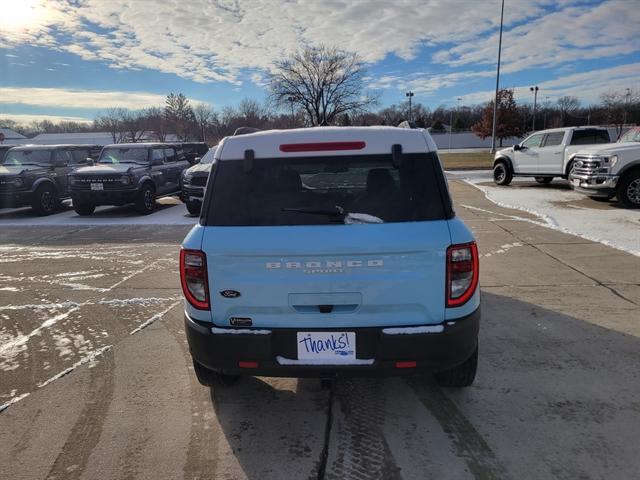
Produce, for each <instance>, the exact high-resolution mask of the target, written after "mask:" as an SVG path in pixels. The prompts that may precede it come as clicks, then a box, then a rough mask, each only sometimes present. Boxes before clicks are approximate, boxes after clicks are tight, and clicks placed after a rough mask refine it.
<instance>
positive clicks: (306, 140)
mask: <svg viewBox="0 0 640 480" xmlns="http://www.w3.org/2000/svg"><path fill="white" fill-rule="evenodd" d="M335 142H362V143H363V145H362V146H360V147H359V148H357V149H356V148H351V149H341V148H337V149H335V150H332V149H330V147H327V145H326V144H330V143H335ZM292 144H293V145H296V146H298V145H300V144H307V145H308V144H316V147H317V148H316V149H313V148H310V149H308V150H301V149H300V148H295V147H294V148H293V149H290V151H283V148H282V146H283V145H292ZM318 144H320V145H318ZM322 144H325V145H322ZM397 144H399V145H401V146H402V152H403V153H423V152H427V151H436V145H435V143H434V142H433V140H432V139H431V137H430V136H429V135H425V131H424V130H423V129H407V128H397V127H315V128H301V129H293V130H266V131H261V132H256V133H251V134H247V135H241V136H234V137H226V138H225V139H224V140H223V141H222V142H221V143H220V146H219V148H218V151H217V152H216V157H217V158H219V159H222V160H229V159H241V158H244V152H245V151H246V150H253V151H254V154H255V158H256V159H260V158H277V157H301V156H304V157H317V156H327V155H337V154H339V155H375V154H388V153H391V148H392V146H393V145H397ZM302 148H304V147H302ZM327 148H328V149H327ZM293 150H295V151H293Z"/></svg>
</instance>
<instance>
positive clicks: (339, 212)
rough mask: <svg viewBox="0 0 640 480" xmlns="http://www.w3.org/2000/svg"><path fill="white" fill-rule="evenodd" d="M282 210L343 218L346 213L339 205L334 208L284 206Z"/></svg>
mask: <svg viewBox="0 0 640 480" xmlns="http://www.w3.org/2000/svg"><path fill="white" fill-rule="evenodd" d="M282 211H283V212H295V213H306V214H308V215H326V216H329V217H337V218H340V219H344V217H345V216H346V215H347V213H346V212H345V211H344V208H342V207H341V206H339V205H336V206H335V208H333V209H331V208H304V207H302V208H297V207H285V208H283V209H282Z"/></svg>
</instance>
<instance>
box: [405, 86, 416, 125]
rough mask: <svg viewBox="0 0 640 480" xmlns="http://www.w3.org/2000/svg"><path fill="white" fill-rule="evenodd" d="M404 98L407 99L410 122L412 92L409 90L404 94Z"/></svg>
mask: <svg viewBox="0 0 640 480" xmlns="http://www.w3.org/2000/svg"><path fill="white" fill-rule="evenodd" d="M404 95H405V97H409V121H410V122H412V121H413V112H412V111H411V97H413V95H414V94H413V92H412V91H411V90H409V91H408V92H407V93H405V94H404Z"/></svg>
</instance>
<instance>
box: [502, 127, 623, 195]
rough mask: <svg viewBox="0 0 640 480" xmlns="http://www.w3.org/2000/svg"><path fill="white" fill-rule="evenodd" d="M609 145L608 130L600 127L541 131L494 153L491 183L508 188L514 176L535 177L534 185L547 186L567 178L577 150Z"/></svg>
mask: <svg viewBox="0 0 640 480" xmlns="http://www.w3.org/2000/svg"><path fill="white" fill-rule="evenodd" d="M610 142H611V137H610V134H609V130H607V129H606V128H604V127H569V128H554V129H551V130H541V131H539V132H535V133H533V134H531V135H529V136H528V137H527V138H525V139H524V140H523V141H522V143H520V144H517V145H514V146H513V147H510V148H505V149H503V150H499V151H498V152H496V156H495V159H494V161H493V180H494V182H495V183H496V184H498V185H509V184H510V183H511V180H512V179H513V177H514V176H527V177H535V179H536V181H537V182H538V183H549V182H551V181H552V180H553V178H554V177H561V178H569V173H570V172H571V169H572V167H573V159H574V156H575V154H576V153H577V152H578V150H580V149H583V148H584V146H585V145H592V144H600V143H610Z"/></svg>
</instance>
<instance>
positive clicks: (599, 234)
mask: <svg viewBox="0 0 640 480" xmlns="http://www.w3.org/2000/svg"><path fill="white" fill-rule="evenodd" d="M460 176H461V177H462V179H463V180H464V181H465V182H466V183H468V184H470V185H472V186H474V187H475V188H477V189H479V190H480V191H482V192H483V193H484V195H485V196H486V198H487V199H488V200H490V201H492V202H493V203H495V204H496V205H498V206H500V207H504V208H510V209H513V210H520V211H523V212H527V213H530V214H532V215H535V216H537V217H538V218H540V221H539V222H536V221H531V223H535V224H539V225H542V226H545V227H548V228H552V229H554V230H558V231H561V232H564V233H568V234H571V235H576V236H578V237H581V238H584V239H586V240H591V241H594V242H598V243H602V244H604V245H607V246H610V247H613V248H616V249H618V250H622V251H625V252H628V253H631V254H633V255H637V256H640V212H638V211H637V210H625V209H623V208H621V207H620V208H619V207H617V206H613V205H612V206H611V207H609V208H602V207H603V205H602V204H600V203H597V202H596V201H594V200H589V199H588V198H587V197H586V196H584V195H582V194H579V193H576V192H574V191H573V190H569V189H556V188H544V187H540V186H532V187H531V188H527V187H521V188H510V187H499V186H497V185H495V186H494V185H490V184H487V181H488V178H487V174H486V173H485V172H477V173H474V172H465V173H464V175H460ZM523 181H526V182H530V180H523ZM559 181H560V180H554V182H559ZM517 182H521V180H519V179H516V181H515V182H514V183H517ZM585 200H586V201H585ZM590 202H593V208H591V206H590ZM576 203H577V204H576ZM465 208H467V207H465ZM469 208H470V207H469ZM478 210H480V209H478ZM490 213H494V214H495V212H490ZM500 216H502V215H500ZM516 218H517V219H520V218H519V217H514V219H516ZM521 220H526V219H521Z"/></svg>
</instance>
